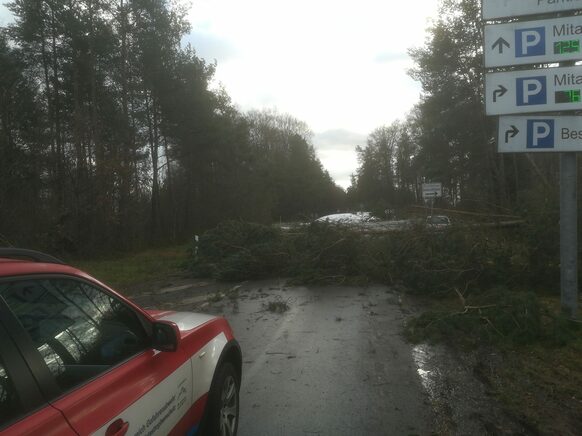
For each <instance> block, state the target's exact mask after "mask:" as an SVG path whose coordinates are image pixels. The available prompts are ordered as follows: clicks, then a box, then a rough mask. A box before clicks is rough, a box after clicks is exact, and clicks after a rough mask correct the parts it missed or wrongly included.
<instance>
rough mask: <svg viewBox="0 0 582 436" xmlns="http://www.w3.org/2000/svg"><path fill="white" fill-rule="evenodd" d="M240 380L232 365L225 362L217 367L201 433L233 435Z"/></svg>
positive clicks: (210, 435)
mask: <svg viewBox="0 0 582 436" xmlns="http://www.w3.org/2000/svg"><path fill="white" fill-rule="evenodd" d="M239 390H240V381H239V379H238V376H237V373H236V371H235V369H234V366H233V364H232V363H230V362H226V363H224V364H222V365H221V366H220V368H218V370H217V372H216V375H215V378H214V381H213V382H212V387H211V389H210V393H209V394H208V403H207V414H206V418H205V422H204V424H203V426H202V429H201V430H202V431H201V434H202V435H205V436H235V435H236V433H237V430H238V419H239Z"/></svg>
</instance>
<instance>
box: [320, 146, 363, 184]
mask: <svg viewBox="0 0 582 436" xmlns="http://www.w3.org/2000/svg"><path fill="white" fill-rule="evenodd" d="M317 156H318V157H319V159H320V160H321V163H322V164H323V167H324V168H325V169H327V171H328V172H329V174H330V175H331V177H332V178H333V179H334V180H335V182H336V183H337V184H338V185H339V186H341V187H342V188H344V189H346V188H348V187H349V186H350V183H351V180H350V177H351V175H352V174H353V173H354V172H355V171H356V169H357V166H358V156H357V154H356V152H355V150H321V151H318V152H317Z"/></svg>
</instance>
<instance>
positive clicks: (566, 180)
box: [560, 153, 578, 319]
mask: <svg viewBox="0 0 582 436" xmlns="http://www.w3.org/2000/svg"><path fill="white" fill-rule="evenodd" d="M576 156H577V155H576V153H561V154H560V264H561V265H560V287H561V294H562V299H561V305H562V313H563V314H564V315H565V316H567V317H569V318H572V319H574V318H576V317H577V316H578V204H577V178H578V177H577V176H578V175H577V172H578V171H577V163H576Z"/></svg>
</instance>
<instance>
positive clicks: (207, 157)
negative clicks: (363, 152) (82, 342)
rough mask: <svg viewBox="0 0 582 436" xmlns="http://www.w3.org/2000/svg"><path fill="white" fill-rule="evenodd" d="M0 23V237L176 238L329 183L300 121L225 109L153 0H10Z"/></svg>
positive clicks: (79, 241) (333, 197) (77, 251)
mask: <svg viewBox="0 0 582 436" xmlns="http://www.w3.org/2000/svg"><path fill="white" fill-rule="evenodd" d="M9 9H10V10H11V12H12V13H13V16H14V22H13V23H12V24H10V25H9V26H8V27H6V28H2V29H0V179H1V180H2V183H1V184H0V209H1V210H2V213H1V214H0V239H1V240H2V241H1V242H2V244H3V245H4V244H8V245H16V246H26V247H31V248H41V249H46V250H50V251H52V252H54V253H63V254H67V255H72V256H86V255H91V254H98V253H101V252H105V251H107V250H111V249H113V250H118V251H120V250H131V249H139V248H143V247H146V246H153V245H157V244H170V243H175V242H183V241H184V240H188V239H190V238H192V237H193V235H194V234H195V233H196V232H199V231H201V230H204V229H207V228H209V227H212V226H214V225H216V224H217V223H219V222H220V221H222V220H225V219H239V220H248V221H256V222H262V223H269V222H271V221H273V220H277V221H278V220H281V219H293V218H300V217H302V216H304V215H308V214H324V213H326V212H328V211H333V210H336V209H338V208H340V207H341V206H342V204H341V203H342V202H343V200H344V197H345V194H344V193H343V191H342V190H341V189H340V188H339V187H337V186H336V185H335V183H334V182H333V180H332V179H331V177H330V176H329V174H328V173H327V172H326V171H325V170H324V169H323V167H322V165H321V163H320V161H319V160H318V158H317V157H316V154H315V150H314V148H313V145H312V142H311V137H312V133H311V131H310V130H309V128H308V126H307V125H306V124H305V123H303V122H301V121H299V120H296V119H295V118H293V117H292V116H290V115H285V114H279V113H277V112H276V111H274V110H270V111H250V112H247V113H241V111H239V110H238V109H237V108H236V107H235V106H234V105H233V103H232V102H231V101H230V99H229V96H228V95H227V94H226V92H225V91H224V90H222V89H220V88H218V89H217V88H216V86H214V83H213V75H214V72H215V69H216V64H209V63H207V62H205V61H204V60H203V59H201V58H200V57H198V56H197V55H196V51H195V49H194V48H193V47H191V46H183V45H182V43H181V41H182V38H183V36H184V35H186V34H187V33H188V32H189V30H190V28H189V24H188V23H187V21H186V19H185V17H186V9H185V6H181V5H179V4H175V3H174V2H171V1H166V0H82V1H75V2H64V1H60V0H48V1H47V0H15V1H13V2H12V3H10V4H9Z"/></svg>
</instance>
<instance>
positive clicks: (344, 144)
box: [313, 129, 366, 151]
mask: <svg viewBox="0 0 582 436" xmlns="http://www.w3.org/2000/svg"><path fill="white" fill-rule="evenodd" d="M313 143H314V145H315V148H316V149H317V150H321V151H323V150H344V151H348V150H350V151H353V150H355V149H356V145H364V144H365V143H366V135H362V134H360V133H355V132H350V131H348V130H343V129H335V130H328V131H326V132H323V133H317V134H316V135H315V136H314V138H313Z"/></svg>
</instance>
